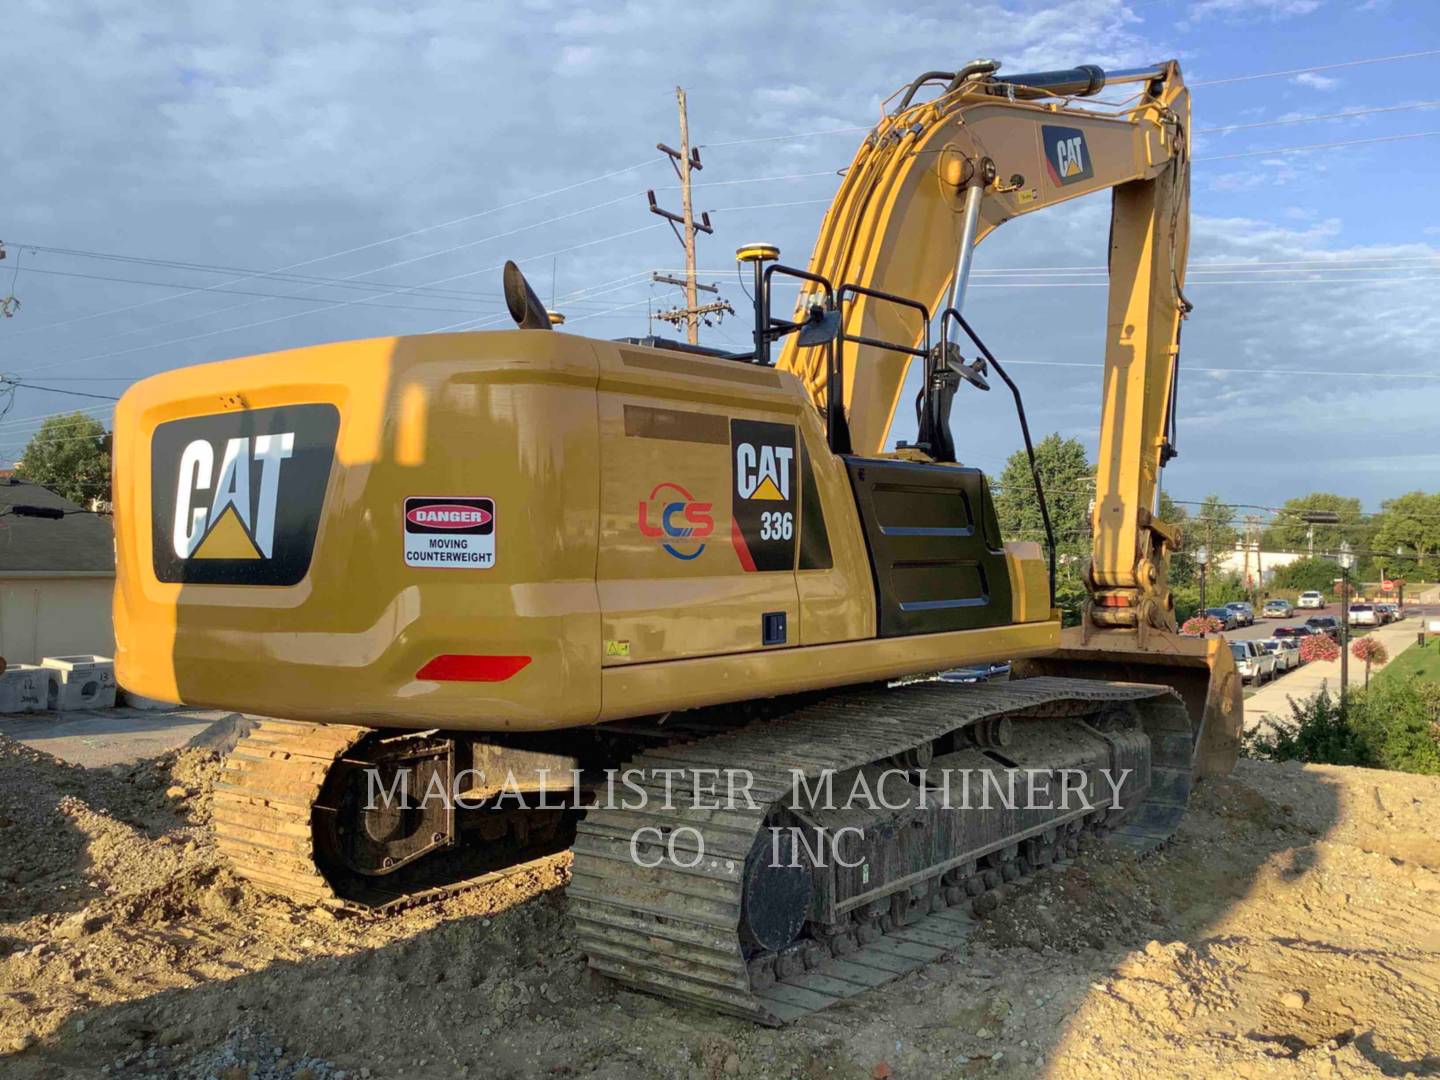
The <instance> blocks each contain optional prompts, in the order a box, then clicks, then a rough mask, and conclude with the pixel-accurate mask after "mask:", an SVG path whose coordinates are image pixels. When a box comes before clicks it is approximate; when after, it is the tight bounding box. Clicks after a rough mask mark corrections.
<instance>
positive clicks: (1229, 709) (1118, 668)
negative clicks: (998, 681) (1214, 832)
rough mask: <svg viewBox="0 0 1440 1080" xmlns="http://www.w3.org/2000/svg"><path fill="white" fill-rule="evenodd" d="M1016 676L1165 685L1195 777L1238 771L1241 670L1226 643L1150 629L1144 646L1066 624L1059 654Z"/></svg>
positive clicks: (1021, 664)
mask: <svg viewBox="0 0 1440 1080" xmlns="http://www.w3.org/2000/svg"><path fill="white" fill-rule="evenodd" d="M1014 673H1015V676H1016V677H1017V678H1028V677H1030V676H1033V675H1059V676H1063V677H1065V678H1070V679H1103V680H1106V681H1115V682H1135V683H1152V684H1160V685H1163V686H1168V687H1170V688H1171V689H1173V690H1174V691H1175V692H1176V693H1178V694H1179V695H1180V698H1181V700H1182V701H1184V703H1185V709H1186V711H1187V712H1188V713H1189V714H1190V724H1191V731H1192V733H1193V737H1194V755H1195V757H1194V767H1195V773H1196V775H1197V776H1202V777H1220V776H1225V775H1227V774H1229V772H1230V770H1231V769H1233V768H1234V767H1235V760H1236V758H1237V757H1238V755H1239V752H1240V732H1241V729H1242V728H1243V726H1244V718H1245V709H1244V699H1243V695H1242V693H1241V682H1240V673H1239V672H1238V671H1237V670H1236V669H1235V659H1234V657H1233V656H1232V655H1231V653H1230V647H1229V645H1228V644H1227V642H1226V641H1225V639H1224V638H1221V637H1205V638H1194V637H1182V636H1181V635H1179V634H1176V633H1173V632H1171V631H1166V630H1157V629H1153V628H1151V629H1149V630H1148V632H1147V633H1146V634H1145V644H1144V646H1143V647H1141V645H1140V643H1139V634H1137V632H1136V631H1134V630H1101V631H1095V630H1091V631H1090V633H1089V634H1085V633H1084V632H1082V629H1081V628H1080V627H1070V628H1068V629H1066V630H1063V631H1062V632H1061V635H1060V648H1059V649H1057V650H1056V651H1055V652H1052V653H1046V654H1045V655H1044V656H1039V657H1034V658H1032V659H1029V660H1022V661H1017V662H1016V664H1015V665H1014Z"/></svg>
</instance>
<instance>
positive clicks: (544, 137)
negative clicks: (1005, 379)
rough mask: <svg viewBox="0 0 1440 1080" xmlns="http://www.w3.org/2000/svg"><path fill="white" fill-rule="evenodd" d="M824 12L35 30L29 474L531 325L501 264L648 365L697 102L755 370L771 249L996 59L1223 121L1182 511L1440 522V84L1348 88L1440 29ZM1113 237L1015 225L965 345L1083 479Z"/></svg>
mask: <svg viewBox="0 0 1440 1080" xmlns="http://www.w3.org/2000/svg"><path fill="white" fill-rule="evenodd" d="M818 12H819V9H815V8H813V7H810V6H806V5H776V4H770V3H762V2H755V3H733V4H705V5H682V4H674V3H641V2H630V3H615V4H596V3H590V4H586V3H549V2H545V0H517V2H512V3H507V4H473V3H461V2H459V0H385V2H383V3H378V2H377V3H371V2H367V0H349V2H343V3H342V2H335V0H308V2H307V3H305V4H283V5H282V4H278V3H267V2H256V0H245V2H243V3H242V2H238V0H207V2H206V3H204V4H197V3H190V4H173V5H162V4H159V3H155V2H154V0H151V2H150V3H142V2H137V0H99V2H96V0H76V2H73V3H67V4H53V3H49V2H46V0H10V5H9V6H8V7H7V14H6V29H5V35H6V44H7V48H6V49H5V54H6V67H7V78H6V80H5V81H6V91H5V95H6V107H5V110H4V117H5V126H4V132H5V134H4V140H3V149H0V153H3V155H4V157H5V162H4V168H3V170H0V241H3V243H4V246H5V249H6V252H7V256H8V257H7V258H6V259H5V260H4V261H0V300H3V298H4V297H5V296H6V295H7V294H13V295H14V296H15V297H16V299H18V301H19V303H20V306H19V308H18V309H17V310H15V312H14V314H13V315H12V316H11V317H9V318H0V373H11V374H14V375H17V376H18V377H19V378H20V379H22V380H23V381H26V382H30V383H33V384H35V385H36V386H45V387H53V388H57V389H63V390H67V391H70V393H68V394H61V393H57V392H54V391H52V390H41V389H32V388H30V387H28V386H22V387H21V388H20V389H18V390H17V391H16V392H15V394H14V396H13V401H12V402H11V408H10V411H9V413H8V414H7V415H5V416H4V417H3V418H0V459H6V460H13V459H14V458H15V457H16V456H18V455H19V454H20V452H21V450H22V449H23V447H24V445H25V442H26V441H27V439H28V438H29V437H30V435H31V434H33V432H34V431H35V429H36V428H37V426H38V425H39V423H40V421H41V419H42V418H43V417H44V416H46V415H49V414H53V413H59V412H68V411H71V410H73V409H76V408H79V409H85V410H87V411H90V412H91V413H92V414H93V415H95V416H97V417H99V418H101V419H102V420H107V421H108V418H109V408H108V406H107V404H106V402H105V401H104V400H103V399H102V398H98V397H97V398H85V397H79V396H75V395H77V394H97V395H118V394H119V393H120V392H122V390H123V389H124V387H125V386H126V385H127V384H128V383H129V382H131V381H133V380H135V379H137V378H142V377H144V376H146V375H150V374H153V373H155V372H158V371H162V370H166V369H168V368H172V367H178V366H183V365H187V364H193V363H199V362H203V361H208V360H216V359H222V358H225V357H231V356H241V355H247V354H253V353H259V352H266V351H270V350H274V349H281V348H291V347H296V346H301V345H307V344H313V343H317V342H323V341H335V340H343V339H347V338H364V337H372V336H377V335H388V334H415V333H424V332H430V331H435V330H440V329H478V330H483V329H484V328H486V327H487V326H492V325H493V326H497V327H505V326H508V325H509V324H508V319H506V318H505V317H504V307H503V303H502V301H501V292H500V267H501V265H502V264H503V263H504V261H505V260H506V259H507V258H510V259H516V260H517V261H519V262H520V263H521V265H522V267H523V268H524V269H525V271H526V272H527V274H529V275H530V277H531V280H532V281H533V282H534V284H535V286H536V288H537V290H538V291H539V292H540V293H541V294H542V296H543V297H544V298H545V299H546V300H547V302H548V301H550V299H551V298H552V297H554V300H555V304H554V306H556V307H558V308H559V309H561V310H563V311H564V312H565V313H566V315H567V317H568V320H569V321H568V323H567V326H566V331H567V332H571V333H576V334H585V335H589V336H594V337H604V338H610V337H620V336H626V335H641V334H645V333H646V332H647V330H648V325H647V311H648V310H650V309H652V308H653V309H655V310H659V309H663V308H665V307H668V306H672V305H674V304H675V303H676V302H677V301H678V300H679V297H677V296H676V295H675V293H674V291H673V289H671V288H670V287H668V286H663V285H654V284H652V283H651V282H650V281H649V273H650V271H652V270H656V269H661V270H673V269H674V268H676V267H679V266H682V265H683V259H682V254H681V249H680V246H679V244H678V243H677V241H676V238H675V236H674V235H673V234H672V232H671V231H670V229H669V228H668V227H667V226H666V225H665V223H664V222H662V221H661V220H660V219H659V218H656V217H654V216H652V215H651V214H649V212H648V210H647V204H646V200H645V195H644V192H645V190H646V189H647V188H655V189H656V190H657V198H658V199H659V201H660V202H661V204H662V205H671V206H675V207H678V202H679V199H678V192H676V191H675V190H673V187H674V184H675V177H674V173H673V172H672V171H671V168H670V166H669V164H668V163H667V162H666V160H665V159H664V158H662V157H661V156H660V155H659V154H658V152H656V150H655V148H654V147H655V144H656V142H667V143H670V144H671V145H676V144H678V132H677V130H676V115H675V94H674V88H675V86H676V85H683V86H684V87H685V89H686V91H687V94H688V98H689V109H690V128H691V136H692V140H693V141H694V142H695V143H697V144H698V145H699V146H700V147H701V155H702V160H703V163H704V169H703V171H702V172H701V173H699V174H697V176H696V180H697V184H698V186H697V187H696V190H695V202H696V209H697V211H699V210H707V211H708V212H709V213H710V216H711V220H712V222H713V223H714V226H715V234H714V235H713V236H702V237H701V238H700V244H699V250H700V255H699V261H700V266H701V268H702V269H703V270H706V271H709V273H707V274H706V275H705V276H704V277H702V280H705V281H711V282H716V283H718V284H719V285H720V286H721V288H722V295H724V296H725V297H727V298H728V299H730V300H732V302H735V303H736V305H737V309H738V310H739V311H740V315H739V316H738V317H736V318H733V319H727V320H725V321H723V322H722V323H721V324H720V325H719V326H717V327H715V328H713V329H707V330H705V331H704V332H703V336H702V341H703V342H706V343H709V344H713V345H715V346H717V347H721V348H729V347H734V348H736V349H737V350H738V349H743V348H745V347H747V330H746V327H747V326H748V325H749V322H748V320H749V315H748V307H747V305H748V302H747V301H746V299H745V296H744V294H743V293H742V292H741V291H740V289H739V286H738V282H737V278H736V273H735V270H734V263H733V252H734V250H735V248H736V247H737V246H739V245H740V244H741V243H744V242H748V241H752V240H767V241H771V242H774V243H776V244H778V245H779V246H780V248H781V249H782V252H783V254H784V258H785V261H787V262H791V263H796V264H800V265H803V264H804V263H805V262H806V261H807V259H808V255H809V251H810V247H811V245H812V244H813V242H814V238H815V233H816V230H817V228H818V226H819V223H820V219H821V216H822V214H823V212H824V208H825V205H826V204H827V202H828V201H829V199H830V197H831V196H832V195H833V194H834V192H835V190H836V187H837V185H838V182H839V180H838V176H837V175H836V170H838V169H841V168H843V167H844V166H845V165H846V164H847V163H848V162H849V160H850V158H851V157H852V155H853V153H854V150H855V147H856V146H857V144H858V142H859V140H860V138H861V137H862V135H863V131H864V129H865V128H868V126H869V125H871V124H873V123H874V122H875V120H876V118H877V117H878V116H879V110H880V108H881V103H882V102H883V101H884V99H885V98H886V97H888V96H889V95H890V93H891V92H892V91H893V90H894V89H895V88H897V87H898V86H900V85H902V84H903V83H905V82H908V81H909V80H910V79H911V78H913V77H914V76H915V75H917V74H919V73H920V72H922V71H926V70H931V69H946V70H950V69H954V68H955V67H957V66H959V65H960V64H962V63H964V62H965V61H966V60H969V59H971V58H973V57H976V56H987V57H994V58H996V59H999V60H1000V61H1001V62H1002V64H1003V65H1004V66H1003V68H1002V70H1003V71H1009V72H1020V71H1034V70H1042V69H1047V68H1055V67H1069V66H1073V65H1075V64H1080V63H1093V64H1099V65H1100V66H1102V67H1106V68H1118V67H1130V66H1138V65H1141V64H1147V63H1151V62H1154V61H1158V60H1162V59H1168V58H1172V57H1173V58H1177V59H1179V61H1180V63H1181V65H1182V67H1183V69H1184V72H1185V76H1186V79H1187V81H1188V82H1189V83H1190V84H1191V85H1192V86H1193V87H1194V101H1193V108H1194V127H1195V134H1194V139H1193V142H1194V146H1195V155H1196V160H1195V165H1194V173H1193V222H1192V228H1193V242H1192V249H1191V273H1190V277H1189V283H1188V285H1187V293H1188V294H1189V296H1190V298H1191V300H1192V301H1193V302H1194V303H1195V305H1196V309H1195V312H1194V313H1193V315H1192V316H1191V317H1190V319H1189V321H1188V322H1187V323H1186V325H1185V330H1184V348H1183V352H1182V357H1181V371H1182V374H1181V377H1180V387H1179V402H1178V408H1179V438H1178V446H1179V449H1180V457H1179V458H1178V459H1177V460H1175V461H1174V462H1173V463H1172V464H1171V465H1170V467H1169V468H1168V469H1167V470H1166V472H1165V478H1164V484H1165V489H1166V490H1167V491H1168V492H1169V493H1171V494H1172V495H1173V496H1174V497H1175V498H1177V499H1181V500H1195V501H1198V500H1200V499H1201V498H1203V497H1204V495H1205V494H1206V493H1209V492H1218V493H1220V494H1221V495H1222V496H1223V497H1225V498H1226V499H1227V500H1229V501H1231V502H1233V503H1243V504H1254V505H1258V506H1277V505H1279V503H1280V502H1282V501H1283V500H1285V499H1286V498H1289V497H1291V496H1294V495H1299V494H1303V493H1305V492H1308V491H1313V490H1329V491H1336V492H1340V493H1341V494H1345V495H1351V496H1356V497H1359V498H1360V499H1361V500H1362V503H1363V504H1364V506H1365V508H1366V509H1367V510H1375V509H1378V508H1379V505H1380V503H1381V501H1382V500H1384V499H1386V498H1390V497H1393V496H1395V495H1397V494H1400V493H1402V492H1405V491H1411V490H1416V489H1425V490H1430V491H1436V490H1440V347H1437V342H1440V304H1437V303H1436V302H1435V295H1436V290H1437V288H1440V204H1437V201H1436V195H1435V193H1436V191H1437V190H1440V185H1437V181H1440V138H1437V137H1435V136H1436V135H1437V134H1440V108H1436V107H1434V106H1436V105H1440V89H1437V87H1440V78H1437V76H1440V53H1435V54H1432V55H1428V56H1420V57H1411V58H1409V59H1395V60H1390V61H1387V62H1384V63H1373V64H1349V62H1350V61H1356V60H1366V59H1373V58H1377V57H1391V56H1396V55H1399V54H1408V53H1415V52H1422V51H1424V50H1427V49H1428V50H1440V5H1435V4H1429V3H1411V2H1401V0H1388V2H1387V0H1368V2H1365V0H1071V2H1067V3H1064V4H1050V3H1041V2H1032V0H996V2H974V0H950V2H946V3H933V4H929V3H910V4H904V3H891V4H883V5H882V4H874V3H863V2H852V0H833V2H831V3H830V4H827V5H825V7H824V10H823V17H820V15H819V14H818ZM1342 64H1343V65H1348V66H1335V67H1328V66H1327V65H1342ZM1322 66H1325V69H1324V70H1320V71H1306V72H1303V73H1299V74H1288V75H1281V76H1273V73H1276V72H1293V71H1295V70H1296V69H1310V68H1317V67H1322ZM1252 75H1267V76H1272V77H1266V78H1256V79H1242V77H1244V76H1252ZM1207 84H1209V85H1207ZM1426 103H1429V105H1430V107H1426ZM1377 109H1385V110H1387V111H1385V112H1366V113H1365V115H1358V116H1357V115H1349V116H1340V117H1335V116H1334V114H1337V113H1356V112H1360V111H1363V110H1377ZM1317 116H1319V117H1327V118H1326V119H1319V120H1311V119H1302V118H1310V117H1317ZM1280 121H1297V122H1293V123H1291V122H1284V123H1281V122H1280ZM1235 125H1262V126H1252V127H1238V128H1236V127H1234V126H1235ZM1215 128H1230V130H1222V131H1211V130H1207V129H1215ZM1422 133H1429V134H1428V135H1426V136H1425V137H1419V138H1392V137H1395V136H1409V135H1416V134H1422ZM1358 140H1384V141H1367V142H1358V143H1357V141H1358ZM1335 143H1346V144H1348V145H1344V146H1334V145H1331V144H1335ZM1317 145H1318V146H1319V147H1320V148H1318V149H1312V150H1305V151H1302V152H1294V148H1297V147H1315V146H1317ZM1108 218H1109V200H1108V197H1107V196H1106V195H1104V194H1103V193H1102V194H1098V195H1093V196H1089V197H1086V198H1084V199H1080V200H1077V201H1076V202H1074V203H1071V204H1067V205H1065V206H1062V207H1059V208H1056V209H1053V210H1050V211H1047V212H1044V213H1041V214H1034V215H1031V216H1029V217H1026V218H1021V219H1018V220H1016V221H1013V222H1011V223H1009V224H1007V225H1006V226H1005V227H1004V228H1002V229H1000V230H999V231H998V232H997V233H995V234H994V235H993V236H992V237H991V238H989V239H988V240H987V241H986V242H985V243H984V244H983V245H982V247H981V248H980V249H979V252H978V253H977V256H976V262H975V268H976V275H975V277H974V278H973V279H972V292H971V293H970V298H969V300H968V301H967V309H966V313H967V317H969V318H971V319H972V321H973V322H974V323H975V324H976V326H977V329H978V330H979V331H980V333H981V334H982V335H983V336H984V337H985V339H986V341H987V343H988V344H989V345H990V347H991V348H992V350H994V351H995V353H996V355H997V356H999V357H1000V359H1001V360H1002V361H1009V362H1010V363H1011V364H1012V365H1013V367H1012V371H1013V373H1014V374H1015V376H1016V378H1017V381H1019V383H1020V385H1021V389H1022V390H1023V392H1024V393H1025V398H1026V403H1027V408H1028V411H1029V415H1030V423H1031V427H1032V430H1034V431H1035V432H1036V433H1037V437H1038V436H1039V434H1042V433H1046V432H1050V431H1059V432H1060V433H1062V434H1064V435H1067V436H1075V437H1077V438H1079V439H1081V440H1082V441H1083V442H1085V444H1086V445H1087V447H1088V448H1089V449H1090V450H1091V452H1092V454H1093V450H1094V442H1095V437H1096V433H1097V428H1098V422H1099V406H1100V371H1099V369H1098V365H1099V364H1100V363H1101V362H1102V360H1103V355H1104V353H1103V333H1104V320H1105V288H1104V278H1103V274H1101V273H1100V268H1101V267H1103V265H1104V253H1105V244H1106V236H1107V228H1108ZM117 256H118V258H117ZM257 271H279V272H281V274H282V275H283V276H277V275H276V274H269V275H261V274H258V273H257ZM1000 271H1010V272H1009V273H1001V272H1000ZM317 279H324V280H317ZM137 282H145V284H137ZM420 286H423V288H419V287H420ZM656 329H658V330H660V331H662V332H666V333H673V331H670V330H669V329H668V328H667V327H664V326H663V325H661V324H656ZM1007 398H1008V396H1007V395H1003V394H990V395H980V394H978V393H970V394H968V395H966V394H965V393H963V392H962V396H961V397H960V398H959V399H957V402H956V405H955V413H954V428H955V434H956V442H957V448H958V452H959V456H960V458H961V460H963V461H966V462H967V463H971V464H976V465H979V466H981V467H983V468H986V469H987V470H990V471H992V472H998V471H999V469H1000V467H1001V466H1002V465H1003V462H1004V460H1005V458H1006V457H1007V456H1008V455H1009V454H1010V453H1011V452H1012V451H1013V450H1015V449H1016V448H1018V447H1019V446H1020V436H1019V432H1018V428H1017V426H1016V423H1015V419H1014V414H1013V410H1011V409H1010V406H1009V402H1008V400H1007ZM902 426H903V425H902ZM892 434H895V435H897V436H898V437H901V438H903V437H905V434H906V433H905V432H904V431H903V430H901V427H898V426H897V428H896V430H895V431H894V432H893V433H892Z"/></svg>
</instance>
